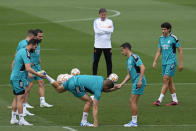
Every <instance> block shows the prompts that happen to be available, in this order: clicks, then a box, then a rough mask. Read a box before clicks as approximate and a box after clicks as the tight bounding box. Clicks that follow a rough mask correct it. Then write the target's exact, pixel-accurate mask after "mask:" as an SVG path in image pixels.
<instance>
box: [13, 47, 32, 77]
mask: <svg viewBox="0 0 196 131" xmlns="http://www.w3.org/2000/svg"><path fill="white" fill-rule="evenodd" d="M30 63H31V62H30V53H29V52H28V50H27V48H23V49H20V50H19V51H18V52H17V53H16V57H15V59H14V66H13V69H12V73H11V76H10V80H21V79H26V78H27V75H28V73H27V71H26V69H25V64H30Z"/></svg>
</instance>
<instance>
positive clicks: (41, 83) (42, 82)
mask: <svg viewBox="0 0 196 131" xmlns="http://www.w3.org/2000/svg"><path fill="white" fill-rule="evenodd" d="M38 85H39V87H41V88H44V81H43V80H40V81H38Z"/></svg>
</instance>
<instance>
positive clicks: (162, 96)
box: [153, 75, 170, 106]
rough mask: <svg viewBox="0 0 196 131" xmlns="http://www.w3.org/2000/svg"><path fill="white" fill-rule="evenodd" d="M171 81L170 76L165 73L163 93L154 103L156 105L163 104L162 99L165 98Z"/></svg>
mask: <svg viewBox="0 0 196 131" xmlns="http://www.w3.org/2000/svg"><path fill="white" fill-rule="evenodd" d="M169 81H170V77H169V76H167V75H165V76H164V77H163V87H162V89H161V94H160V96H159V99H158V100H157V101H155V102H154V103H153V104H154V105H155V106H160V105H161V102H162V100H163V98H164V96H165V94H166V92H167V90H168V88H169Z"/></svg>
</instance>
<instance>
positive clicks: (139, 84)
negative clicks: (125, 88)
mask: <svg viewBox="0 0 196 131" xmlns="http://www.w3.org/2000/svg"><path fill="white" fill-rule="evenodd" d="M141 87H142V81H141V80H139V81H138V83H137V88H141Z"/></svg>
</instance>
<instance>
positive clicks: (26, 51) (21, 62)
mask: <svg viewBox="0 0 196 131" xmlns="http://www.w3.org/2000/svg"><path fill="white" fill-rule="evenodd" d="M37 45H38V44H37V41H36V40H34V39H32V40H30V41H29V42H28V45H27V46H26V48H23V49H21V50H19V51H18V52H17V53H16V56H15V59H14V64H13V69H12V73H11V76H10V82H11V85H12V88H13V93H14V95H15V97H14V99H13V102H12V117H11V121H10V123H11V124H19V125H32V124H30V123H28V122H27V121H26V120H25V119H24V116H23V106H22V104H23V101H24V93H25V88H26V87H27V86H28V81H27V77H28V73H27V71H28V72H31V73H33V74H34V75H36V76H39V77H42V78H44V77H45V76H44V75H43V74H39V73H37V72H35V71H34V70H33V69H32V68H31V66H30V64H31V62H30V54H31V53H32V52H33V51H34V50H35V49H36V47H37ZM17 110H18V114H19V121H18V120H17V118H16V115H17Z"/></svg>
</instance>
